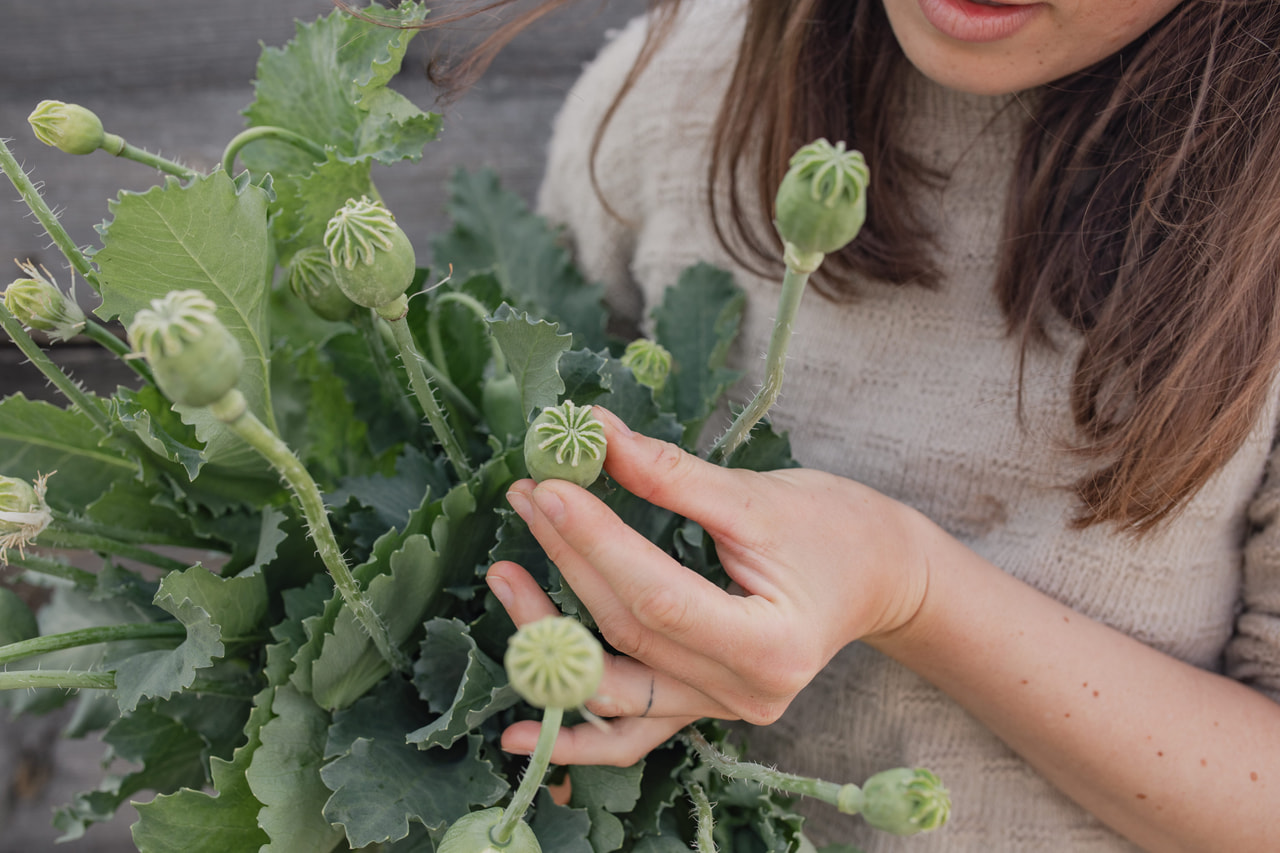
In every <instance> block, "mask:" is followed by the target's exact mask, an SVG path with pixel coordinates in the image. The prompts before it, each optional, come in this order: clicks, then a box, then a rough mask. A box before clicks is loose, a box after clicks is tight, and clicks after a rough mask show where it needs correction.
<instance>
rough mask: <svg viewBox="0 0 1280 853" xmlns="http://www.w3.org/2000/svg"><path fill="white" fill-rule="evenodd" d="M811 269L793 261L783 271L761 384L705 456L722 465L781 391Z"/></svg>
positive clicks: (770, 406) (744, 439) (745, 438)
mask: <svg viewBox="0 0 1280 853" xmlns="http://www.w3.org/2000/svg"><path fill="white" fill-rule="evenodd" d="M815 269H816V266H815ZM812 271H813V270H812V269H810V270H807V271H805V270H800V269H796V268H795V267H794V266H793V265H792V264H790V263H788V264H787V271H786V274H785V275H784V276H783V277H782V293H781V295H780V296H779V298H778V314H777V317H776V318H775V319H774V321H773V335H772V337H770V339H769V352H768V354H767V355H766V356H765V373H764V384H762V385H761V386H760V390H759V391H757V392H756V396H755V397H754V398H752V400H751V402H750V403H748V404H747V407H746V408H745V409H743V410H742V411H741V412H740V413H738V417H737V418H735V419H734V421H733V424H732V425H731V426H730V427H729V429H728V431H727V432H726V433H725V434H724V435H722V436H720V438H719V439H718V440H717V441H716V443H715V446H714V447H712V448H711V453H710V455H709V457H708V458H709V459H710V460H711V461H712V462H715V463H717V464H723V463H724V462H725V460H727V459H728V458H729V457H730V456H731V455H733V451H735V450H737V449H738V447H739V446H741V445H742V443H743V442H744V441H746V440H747V436H748V435H750V433H751V428H752V427H754V426H755V425H756V424H757V423H759V422H760V419H761V418H763V417H764V416H765V413H767V412H768V411H769V409H770V408H772V406H773V404H774V403H775V402H777V400H778V394H779V392H781V391H782V370H783V367H784V366H785V365H786V361H787V348H788V347H789V346H790V345H791V332H792V330H793V328H794V327H795V320H796V315H797V314H798V313H799V310H800V298H801V297H802V296H804V289H805V285H806V284H808V282H809V274H810V273H811V272H812Z"/></svg>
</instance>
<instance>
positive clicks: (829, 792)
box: [685, 728, 862, 814]
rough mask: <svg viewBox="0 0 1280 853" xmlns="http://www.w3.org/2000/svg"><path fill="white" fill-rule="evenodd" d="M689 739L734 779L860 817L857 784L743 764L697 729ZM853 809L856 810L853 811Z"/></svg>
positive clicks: (700, 754)
mask: <svg viewBox="0 0 1280 853" xmlns="http://www.w3.org/2000/svg"><path fill="white" fill-rule="evenodd" d="M685 738H686V739H687V740H688V742H689V744H690V745H691V746H692V747H693V748H694V751H695V752H697V753H698V757H699V758H701V759H702V760H703V761H705V762H706V763H707V764H708V765H709V766H710V767H711V769H713V770H715V771H716V772H717V773H719V774H720V775H721V776H725V777H727V778H730V779H745V780H747V781H751V782H755V783H757V784H759V785H763V786H764V787H766V788H770V789H772V790H775V791H786V792H788V793H791V794H798V795H800V796H803V797H812V798H814V799H816V800H821V801H822V802H824V803H829V804H831V805H833V806H836V807H837V808H839V809H840V811H842V812H844V813H845V814H856V813H857V811H858V810H859V809H860V807H861V799H862V797H861V793H862V792H861V790H860V789H859V788H858V786H857V785H852V784H845V785H840V784H837V783H835V782H824V781H823V780H821V779H813V778H810V777H808V776H796V775H794V774H792V773H783V772H781V771H780V770H775V769H773V768H772V767H765V766H764V765H763V764H753V763H752V762H749V761H739V760H737V759H736V758H732V757H730V756H728V755H725V754H724V753H723V752H721V751H720V750H718V749H716V748H715V747H714V746H712V745H711V743H710V742H709V741H708V740H707V739H706V738H705V737H703V736H702V734H701V733H700V732H698V731H697V730H696V729H692V728H690V729H686V730H685ZM850 808H853V809H854V810H853V811H850V810H849V809H850Z"/></svg>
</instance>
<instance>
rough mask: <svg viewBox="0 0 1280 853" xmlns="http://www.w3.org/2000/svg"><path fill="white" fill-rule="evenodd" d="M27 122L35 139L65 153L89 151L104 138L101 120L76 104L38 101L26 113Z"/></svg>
mask: <svg viewBox="0 0 1280 853" xmlns="http://www.w3.org/2000/svg"><path fill="white" fill-rule="evenodd" d="M27 123H28V124H30V125H31V130H32V131H33V132H34V133H35V135H36V139H39V140H40V141H41V142H43V143H44V144H45V145H51V146H53V147H54V148H57V149H58V150H59V151H65V152H66V153H68V154H92V153H93V152H94V151H97V150H98V149H99V148H101V147H102V144H103V141H104V140H105V139H106V134H105V133H104V132H103V130H102V120H101V119H99V118H98V116H97V115H95V114H94V112H93V111H92V110H88V109H86V108H84V107H82V106H80V105H79V104H64V103H63V102H62V101H41V102H40V103H39V104H37V105H36V108H35V109H34V110H33V111H32V112H31V115H29V116H27Z"/></svg>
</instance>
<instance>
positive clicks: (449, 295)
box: [427, 290, 507, 376]
mask: <svg viewBox="0 0 1280 853" xmlns="http://www.w3.org/2000/svg"><path fill="white" fill-rule="evenodd" d="M446 302H456V303H458V304H459V305H462V306H464V307H466V308H467V309H469V310H470V311H471V313H473V314H475V315H476V317H477V318H478V319H479V320H480V322H482V323H486V324H487V322H488V320H489V314H490V311H489V309H488V308H486V307H485V305H484V303H483V302H481V301H480V300H479V299H476V298H475V297H474V296H472V295H471V294H469V293H463V292H462V291H460V290H450V291H446V292H444V293H441V294H440V295H439V296H437V297H436V308H437V309H438V308H439V307H440V305H442V304H444V303H446ZM427 338H428V339H429V340H430V342H431V358H432V359H433V360H434V361H435V363H436V364H438V365H440V369H441V370H442V371H443V372H444V374H445V375H446V376H448V375H449V361H448V358H447V357H446V356H445V351H444V344H443V343H442V339H441V335H440V311H439V310H436V311H432V312H431V316H430V317H429V318H428V320H427ZM489 349H490V352H491V353H492V355H493V370H494V372H495V373H496V374H497V375H499V376H503V375H505V374H506V372H507V358H506V356H505V355H503V353H502V347H500V346H498V342H497V341H496V340H495V339H493V337H492V336H491V337H490V338H489Z"/></svg>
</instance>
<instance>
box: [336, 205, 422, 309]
mask: <svg viewBox="0 0 1280 853" xmlns="http://www.w3.org/2000/svg"><path fill="white" fill-rule="evenodd" d="M324 245H325V248H326V249H327V250H328V252H329V263H330V264H332V265H333V269H334V273H335V275H336V276H337V281H338V286H339V287H340V288H342V292H343V293H345V294H346V295H347V298H348V299H350V300H351V301H352V302H354V303H356V304H357V305H363V306H364V307H366V308H381V307H382V306H384V305H387V304H389V303H391V302H394V301H396V300H397V299H399V298H400V297H402V296H403V295H404V292H405V291H406V290H407V289H408V288H409V285H410V284H412V283H413V277H414V274H415V273H416V272H417V269H418V265H417V257H416V256H415V255H414V252H413V245H412V244H411V243H410V242H409V237H408V236H407V235H406V234H405V233H404V230H403V229H401V228H400V226H399V225H397V224H396V218H395V216H393V215H392V213H391V211H389V210H387V208H386V206H384V205H383V204H382V203H381V202H376V201H370V200H369V199H367V198H361V199H358V200H357V199H350V200H349V201H348V202H347V203H346V204H345V205H344V206H343V207H342V209H340V210H339V211H338V212H337V213H335V214H334V215H333V217H332V218H331V219H330V220H329V224H328V225H327V226H326V227H325V229H324Z"/></svg>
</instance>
